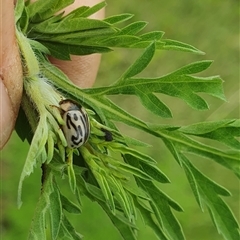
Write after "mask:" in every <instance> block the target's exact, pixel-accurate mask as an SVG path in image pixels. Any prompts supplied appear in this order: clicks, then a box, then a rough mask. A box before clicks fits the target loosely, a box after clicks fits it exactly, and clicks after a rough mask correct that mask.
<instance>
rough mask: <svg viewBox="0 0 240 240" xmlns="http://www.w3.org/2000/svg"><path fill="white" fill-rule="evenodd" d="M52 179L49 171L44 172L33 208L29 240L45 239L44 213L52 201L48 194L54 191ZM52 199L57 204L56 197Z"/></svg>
mask: <svg viewBox="0 0 240 240" xmlns="http://www.w3.org/2000/svg"><path fill="white" fill-rule="evenodd" d="M52 181H53V175H52V174H51V173H49V172H48V173H46V174H45V178H44V182H43V187H42V192H41V195H40V197H39V200H38V203H37V206H36V208H35V213H34V218H33V220H32V222H31V227H30V230H29V235H28V239H29V240H38V239H42V240H44V239H46V235H45V230H46V213H47V211H48V209H49V207H50V204H51V203H52V202H51V199H50V196H51V194H52V193H53V192H54V189H53V185H52ZM52 200H55V201H56V202H55V203H57V206H58V198H54V199H52ZM57 215H58V214H57ZM54 223H55V224H57V225H58V223H56V222H55V221H54ZM54 226H56V225H54ZM57 228H58V227H57V226H56V230H57Z"/></svg>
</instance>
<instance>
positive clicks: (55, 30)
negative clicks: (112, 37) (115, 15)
mask: <svg viewBox="0 0 240 240" xmlns="http://www.w3.org/2000/svg"><path fill="white" fill-rule="evenodd" d="M104 27H109V24H108V23H106V22H103V21H100V20H96V19H88V18H77V19H76V18H71V19H63V20H62V21H60V22H52V21H45V22H42V23H39V24H37V25H35V26H34V27H33V28H32V31H35V32H39V33H47V34H63V33H64V34H65V33H71V32H77V31H83V30H89V29H98V28H104Z"/></svg>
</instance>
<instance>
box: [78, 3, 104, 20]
mask: <svg viewBox="0 0 240 240" xmlns="http://www.w3.org/2000/svg"><path fill="white" fill-rule="evenodd" d="M106 5H107V3H106V2H105V1H103V2H100V3H98V4H96V5H94V6H93V7H90V8H88V9H87V10H86V11H85V12H84V13H83V14H82V15H81V17H89V16H91V15H93V14H94V13H96V12H98V11H99V10H101V9H102V8H104V7H106Z"/></svg>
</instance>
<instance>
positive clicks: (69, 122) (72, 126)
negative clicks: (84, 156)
mask: <svg viewBox="0 0 240 240" xmlns="http://www.w3.org/2000/svg"><path fill="white" fill-rule="evenodd" d="M59 106H60V110H61V114H62V118H63V120H64V122H65V125H63V126H62V130H63V133H64V135H65V138H66V140H67V145H68V147H69V148H79V147H80V146H81V145H83V144H84V143H85V142H87V140H88V138H89V135H90V122H89V118H88V115H87V112H86V110H85V109H84V108H83V107H82V106H81V105H79V104H78V103H76V102H74V101H72V100H70V99H64V100H61V101H60V102H59Z"/></svg>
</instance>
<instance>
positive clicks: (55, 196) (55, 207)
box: [49, 182, 62, 239]
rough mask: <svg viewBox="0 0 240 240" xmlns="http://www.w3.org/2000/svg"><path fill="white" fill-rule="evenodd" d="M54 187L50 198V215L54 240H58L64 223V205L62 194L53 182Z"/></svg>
mask: <svg viewBox="0 0 240 240" xmlns="http://www.w3.org/2000/svg"><path fill="white" fill-rule="evenodd" d="M52 187H53V189H54V190H53V192H52V193H51V195H50V197H49V202H50V207H49V215H50V220H51V234H52V239H57V236H58V233H59V229H60V226H61V222H62V203H61V198H60V193H59V190H58V187H57V184H56V183H55V182H53V184H52Z"/></svg>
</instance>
